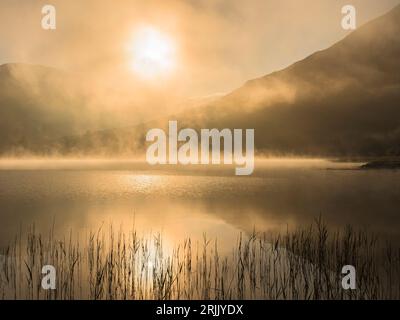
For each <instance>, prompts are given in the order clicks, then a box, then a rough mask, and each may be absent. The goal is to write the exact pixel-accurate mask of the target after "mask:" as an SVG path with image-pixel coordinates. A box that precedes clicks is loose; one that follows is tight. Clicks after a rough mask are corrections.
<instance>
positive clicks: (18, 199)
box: [0, 160, 400, 246]
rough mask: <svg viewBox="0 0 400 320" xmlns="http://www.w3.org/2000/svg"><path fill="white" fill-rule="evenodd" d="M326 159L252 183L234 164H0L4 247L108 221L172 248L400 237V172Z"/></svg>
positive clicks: (259, 176)
mask: <svg viewBox="0 0 400 320" xmlns="http://www.w3.org/2000/svg"><path fill="white" fill-rule="evenodd" d="M358 165H359V164H356V163H338V162H330V161H326V160H263V161H258V162H257V163H256V171H255V173H254V174H253V175H252V176H249V177H237V176H235V175H234V168H232V167H229V168H227V167H206V168H205V167H185V168H176V167H168V166H167V167H158V168H153V167H149V166H147V165H146V164H144V163H140V162H134V161H96V160H92V161H77V160H76V161H72V160H65V161H50V160H48V161H45V160H42V161H39V160H36V161H32V160H31V161H11V160H2V161H0V221H1V223H0V244H1V245H2V246H4V245H5V244H6V243H7V242H8V241H10V240H12V239H13V238H14V236H15V234H16V233H17V232H18V229H19V228H20V226H21V225H22V228H24V226H28V225H30V224H31V223H33V222H34V223H35V224H36V226H37V228H38V229H40V230H43V231H46V230H48V228H49V227H50V226H51V225H52V224H53V221H55V226H56V227H55V228H56V231H57V233H59V234H63V233H65V234H68V232H69V231H70V230H72V231H73V232H75V233H85V232H88V230H90V229H96V228H99V227H100V226H101V225H102V224H108V223H112V224H113V225H114V226H115V227H116V228H118V227H120V226H121V227H122V228H128V227H131V226H132V225H133V224H135V227H136V228H137V229H138V231H139V232H141V233H143V234H149V233H157V232H162V234H163V235H164V237H166V238H167V239H168V241H170V242H171V243H175V242H180V241H182V240H183V239H184V238H185V237H189V236H190V237H192V238H199V239H200V238H201V237H202V234H203V233H206V234H207V236H208V237H210V238H214V237H218V239H219V241H220V243H222V245H228V244H231V243H232V241H235V240H236V239H237V236H238V234H239V232H251V231H252V230H253V228H256V230H259V231H275V230H286V228H287V227H288V226H289V228H295V227H297V226H300V225H307V224H309V223H312V222H313V221H314V219H315V218H316V217H318V216H319V215H322V217H323V218H324V220H325V221H326V222H327V223H328V225H329V226H330V227H331V228H336V227H340V226H344V225H346V224H352V225H355V226H359V227H367V228H368V229H370V230H372V231H374V232H376V233H378V234H381V235H384V236H385V237H389V238H391V239H395V240H394V241H398V239H400V237H399V235H400V228H399V227H400V212H399V208H400V171H390V170H369V171H364V170H357V167H358Z"/></svg>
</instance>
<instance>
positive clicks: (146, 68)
mask: <svg viewBox="0 0 400 320" xmlns="http://www.w3.org/2000/svg"><path fill="white" fill-rule="evenodd" d="M129 51H130V52H131V54H132V69H133V71H134V72H135V73H136V74H137V75H139V76H140V77H142V78H145V79H153V78H157V77H159V76H166V75H168V74H170V73H171V72H172V71H173V70H174V68H175V65H176V45H175V43H174V41H173V40H172V39H171V38H170V37H169V36H168V35H167V34H164V33H162V32H161V31H160V30H158V29H156V28H154V27H141V28H139V29H138V30H137V31H136V33H135V35H134V38H133V42H132V45H131V47H130V50H129Z"/></svg>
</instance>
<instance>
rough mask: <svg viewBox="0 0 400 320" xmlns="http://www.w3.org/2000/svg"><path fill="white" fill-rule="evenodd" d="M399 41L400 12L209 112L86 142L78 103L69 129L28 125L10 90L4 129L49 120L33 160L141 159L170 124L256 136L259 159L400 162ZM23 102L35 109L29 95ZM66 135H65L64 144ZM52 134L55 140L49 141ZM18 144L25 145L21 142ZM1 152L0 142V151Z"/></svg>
mask: <svg viewBox="0 0 400 320" xmlns="http://www.w3.org/2000/svg"><path fill="white" fill-rule="evenodd" d="M399 34H400V6H397V7H396V8H394V9H393V10H392V11H390V12H389V13H387V14H386V15H384V16H382V17H380V18H378V19H375V20H373V21H371V22H370V23H367V24H366V25H364V26H362V27H360V28H358V29H357V30H356V31H354V32H353V33H351V34H350V35H349V36H347V37H346V38H345V39H343V40H342V41H340V42H338V43H337V44H335V45H334V46H332V47H330V48H328V49H326V50H323V51H319V52H316V53H315V54H313V55H311V56H309V57H307V58H306V59H304V60H302V61H299V62H297V63H295V64H293V65H292V66H290V67H288V68H286V69H284V70H281V71H278V72H274V73H272V74H270V75H267V76H265V77H262V78H259V79H254V80H251V81H248V82H247V83H246V84H245V85H244V86H243V87H241V88H239V89H237V90H235V91H234V92H232V93H231V94H229V95H227V96H225V97H222V98H220V99H218V100H217V101H213V102H212V103H210V104H209V105H207V106H202V107H201V108H196V109H190V110H188V111H187V112H185V113H181V114H179V115H171V116H170V117H168V118H162V119H160V121H152V122H149V123H144V124H143V125H140V126H134V127H127V128H124V129H118V128H117V129H113V130H103V131H99V132H96V131H93V132H88V133H87V134H85V135H75V134H74V130H70V129H71V127H74V128H75V127H79V126H80V124H81V123H80V122H75V121H73V120H71V119H73V117H72V118H71V116H68V112H67V110H68V108H69V107H70V106H69V105H68V104H73V103H75V102H74V101H68V100H62V99H61V101H65V103H66V104H67V105H68V106H62V105H60V106H59V109H61V110H62V112H61V114H62V117H63V119H64V120H66V122H65V123H63V121H62V119H61V120H60V121H59V119H58V118H55V119H56V120H54V119H52V118H51V117H50V119H49V117H48V116H46V114H47V113H46V112H47V111H46V112H44V113H43V115H42V116H41V117H40V119H36V118H35V119H30V118H29V116H28V117H27V116H26V115H25V114H24V116H20V115H21V114H23V111H18V110H20V108H21V106H20V105H18V104H17V108H14V109H7V108H4V106H5V105H7V102H8V100H7V97H8V99H11V98H10V97H9V96H8V92H10V90H9V89H0V90H1V91H0V106H1V109H0V110H1V111H0V112H2V114H1V117H0V119H3V120H2V121H3V122H2V123H1V124H2V127H1V128H2V130H3V131H5V132H6V134H9V136H10V139H11V137H12V136H15V131H17V132H18V130H20V129H19V128H20V127H23V126H24V123H21V121H31V120H32V125H36V124H37V123H42V122H43V118H42V117H44V118H45V119H49V120H48V121H47V122H45V125H42V126H41V127H40V126H39V127H40V128H43V129H40V130H39V129H37V128H36V129H35V130H36V131H35V130H30V131H33V132H35V134H36V136H37V137H40V138H39V140H43V136H45V137H48V136H51V137H52V138H53V141H52V142H51V143H50V142H48V141H47V142H46V143H43V144H42V146H41V147H40V148H39V147H37V144H36V145H35V146H30V147H31V149H32V150H34V151H36V152H59V153H62V154H76V153H82V154H90V155H93V154H99V153H100V154H103V155H113V156H115V155H117V154H121V153H124V154H126V153H142V152H144V151H145V140H144V137H145V134H146V132H147V130H148V129H150V128H154V127H162V128H166V126H167V124H168V120H178V124H179V127H180V128H182V127H192V128H195V129H200V128H213V127H215V128H220V129H222V128H254V129H255V131H256V141H255V145H256V148H257V151H258V152H261V153H275V154H277V153H278V154H302V155H315V156H321V155H331V156H343V155H363V156H368V155H378V156H380V155H400V37H399ZM3 73H4V71H2V70H1V68H0V83H1V84H2V85H1V87H0V88H3V82H2V81H3V80H2V79H3V78H4V75H3ZM8 81H10V80H8ZM22 92H24V91H22ZM55 92H57V91H55ZM14 96H15V94H14ZM5 97H6V98H5ZM39 97H40V98H41V96H40V94H39ZM19 101H21V100H19ZM23 101H26V102H30V101H32V99H31V93H30V95H27V96H26V97H25V96H24V99H23ZM80 101H83V100H80ZM82 103H84V102H82ZM11 105H13V103H11ZM14 105H15V104H14ZM39 109H40V108H39ZM4 110H8V111H4ZM16 110H17V111H16ZM6 112H8V114H7V113H6ZM13 113H16V115H14V114H13ZM50 114H51V113H50ZM3 116H4V117H3ZM13 117H14V118H13ZM46 117H47V118H46ZM22 118H23V120H19V121H16V120H13V119H22ZM68 119H70V120H68ZM41 121H42V122H41ZM3 124H4V125H5V129H4V127H3ZM28 125H29V124H28ZM46 126H47V127H46ZM52 126H54V127H55V128H56V129H54V130H53V128H52ZM49 128H50V129H49ZM63 128H65V129H66V130H65V131H68V133H66V134H65V135H66V137H64V138H62V139H59V138H58V137H59V136H61V135H62V131H63V130H62V129H63ZM53 131H55V132H57V134H56V135H55V134H52V135H49V132H53ZM10 132H12V134H11V135H10ZM16 136H18V137H19V139H20V140H21V141H23V139H27V138H30V137H33V136H34V135H30V136H27V135H26V134H25V132H24V131H21V133H20V134H19V135H16ZM32 139H33V138H32ZM35 139H37V138H35ZM14 140H15V138H14ZM33 140H34V139H33ZM13 143H15V144H16V145H18V144H20V142H19V141H18V139H17V140H15V141H14V142H13ZM25 144H26V143H25ZM1 145H2V144H1V142H0V151H1Z"/></svg>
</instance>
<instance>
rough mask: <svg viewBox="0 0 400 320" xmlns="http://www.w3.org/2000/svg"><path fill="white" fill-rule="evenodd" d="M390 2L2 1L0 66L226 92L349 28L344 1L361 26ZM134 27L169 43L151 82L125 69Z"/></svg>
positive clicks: (191, 94) (178, 91)
mask: <svg viewBox="0 0 400 320" xmlns="http://www.w3.org/2000/svg"><path fill="white" fill-rule="evenodd" d="M399 3H400V0H380V1H376V0H302V1H299V0H279V1H276V0H274V1H272V0H246V1H244V0H148V1H136V0H129V1H128V0H119V1H117V2H116V1H106V0H86V1H78V0H68V1H65V0H64V1H61V0H52V1H50V0H46V1H43V0H42V1H38V0H1V2H0V64H3V63H10V62H20V63H30V64H41V65H45V66H52V67H56V68H60V69H62V70H66V71H69V72H74V73H79V74H80V75H81V76H82V77H87V78H88V79H91V80H92V81H100V82H102V83H106V84H107V85H108V86H110V87H126V88H128V89H129V88H144V89H147V88H149V87H150V88H151V92H154V90H156V91H158V90H159V91H162V92H169V93H172V92H173V93H174V95H175V96H179V97H188V98H196V97H206V96H209V95H214V94H220V93H227V92H230V91H231V90H233V89H235V88H237V87H240V86H241V85H242V84H243V83H245V82H246V81H247V80H249V79H253V78H257V77H260V76H263V75H266V74H268V73H271V72H274V71H277V70H280V69H283V68H285V67H287V66H289V65H290V64H292V63H294V62H296V61H298V60H301V59H303V58H305V57H307V56H308V55H309V54H312V53H313V52H315V51H318V50H321V49H325V48H327V47H329V46H331V45H332V44H334V43H335V42H337V41H339V40H340V39H342V38H343V37H345V36H346V35H347V34H348V33H349V31H345V30H343V29H342V27H341V19H342V13H341V8H342V6H344V5H347V4H352V5H354V6H355V7H356V9H357V24H358V26H360V25H362V24H363V23H365V22H367V21H369V20H371V19H373V18H376V17H378V16H380V15H382V14H384V13H386V12H387V11H389V10H390V9H391V8H393V7H394V6H396V5H397V4H399ZM46 4H51V5H54V6H55V8H56V14H57V15H56V17H57V29H56V30H51V31H49V30H43V29H42V28H41V19H42V14H41V9H42V7H43V6H44V5H46ZM143 28H151V29H152V30H156V31H155V32H157V33H159V34H161V35H162V36H161V37H164V38H167V39H168V41H170V43H171V44H172V45H171V47H172V51H173V53H171V54H173V66H171V68H169V69H168V72H165V74H162V75H159V76H157V75H156V76H155V77H152V78H151V80H149V79H143V77H141V76H140V74H138V72H136V71H135V70H134V68H132V64H133V63H134V62H133V60H134V59H135V57H133V54H132V47H134V42H135V37H136V36H137V33H138V30H143ZM164 44H165V43H164ZM164 62H165V61H164ZM167 62H168V61H167ZM168 66H169V64H168ZM166 70H167V67H166ZM154 88H155V89H154ZM139 91H140V90H139ZM144 91H145V90H144Z"/></svg>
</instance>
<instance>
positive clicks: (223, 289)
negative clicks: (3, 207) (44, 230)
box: [0, 219, 400, 300]
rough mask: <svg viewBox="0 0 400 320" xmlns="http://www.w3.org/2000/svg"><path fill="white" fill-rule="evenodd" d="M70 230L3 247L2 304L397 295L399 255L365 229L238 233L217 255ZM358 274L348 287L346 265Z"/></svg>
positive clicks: (203, 245) (207, 245)
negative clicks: (46, 277) (45, 283)
mask: <svg viewBox="0 0 400 320" xmlns="http://www.w3.org/2000/svg"><path fill="white" fill-rule="evenodd" d="M78 238H79V237H75V236H74V235H73V233H72V232H71V233H70V234H69V235H68V236H67V237H62V239H59V238H57V237H56V236H55V234H54V227H53V228H51V230H50V231H49V233H48V234H47V235H44V234H40V233H38V232H37V231H36V230H35V227H34V226H32V227H30V228H29V232H27V234H26V236H25V237H23V232H22V230H21V232H20V233H19V234H18V236H16V237H15V240H14V241H13V242H12V243H10V244H9V246H8V247H7V248H6V249H4V250H3V253H2V259H1V260H0V263H1V267H0V297H1V298H3V299H95V300H98V299H157V300H162V299H221V300H223V299H399V298H400V282H399V274H400V250H399V248H397V247H396V248H394V247H393V246H392V245H391V244H390V243H386V242H383V241H380V240H379V239H378V238H377V237H376V236H374V235H371V234H369V233H368V232H367V231H358V230H355V229H353V228H351V227H346V228H343V229H342V230H338V231H335V232H331V231H328V228H327V226H326V225H325V224H324V223H323V222H322V221H321V220H320V219H319V220H317V221H316V223H315V224H313V225H311V226H310V227H308V228H300V229H297V230H295V231H287V232H286V233H283V234H267V233H256V232H253V233H252V234H250V235H244V234H238V238H237V243H236V244H233V245H232V253H231V254H229V255H225V256H221V255H220V254H219V250H218V240H217V239H213V240H211V239H207V237H206V236H205V235H204V238H203V240H202V241H196V242H194V241H193V240H192V239H190V238H188V239H185V240H182V242H181V243H180V244H179V245H177V246H176V247H174V248H173V249H172V251H171V250H169V251H170V252H167V251H168V250H165V249H164V245H163V239H162V236H161V235H160V234H158V235H156V236H149V237H147V238H146V237H139V236H138V233H137V231H136V230H135V229H134V228H132V230H131V231H130V232H123V231H122V229H119V230H115V229H114V228H113V227H112V226H111V225H110V226H108V227H107V228H106V230H104V229H103V228H100V229H99V230H97V231H96V232H90V233H89V234H88V235H87V236H86V237H85V239H84V240H82V239H78ZM46 264H51V265H53V266H54V267H55V268H56V270H57V274H56V290H43V289H42V287H41V281H42V277H43V275H42V274H41V268H42V266H44V265H46ZM344 265H353V266H355V268H356V270H357V274H356V279H357V289H356V290H344V289H343V288H342V285H341V281H342V277H343V275H342V274H341V270H342V267H343V266H344Z"/></svg>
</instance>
